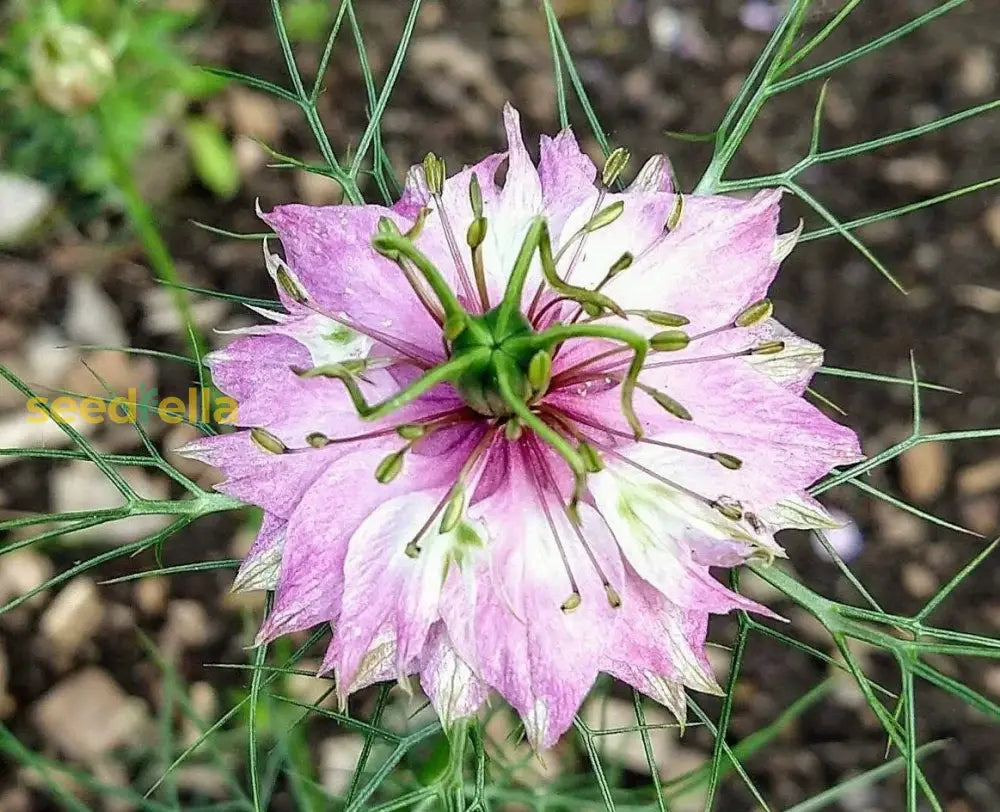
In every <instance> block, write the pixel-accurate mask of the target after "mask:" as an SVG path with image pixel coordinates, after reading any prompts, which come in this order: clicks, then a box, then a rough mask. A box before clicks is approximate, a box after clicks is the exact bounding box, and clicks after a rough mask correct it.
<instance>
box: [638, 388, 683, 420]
mask: <svg viewBox="0 0 1000 812" xmlns="http://www.w3.org/2000/svg"><path fill="white" fill-rule="evenodd" d="M636 387H637V388H638V389H641V390H642V391H643V392H645V393H646V394H647V395H649V396H650V397H651V398H652V399H653V400H654V401H655V402H656V405H657V406H659V407H660V408H661V409H663V410H665V411H667V412H669V413H670V414H672V415H673V416H674V417H677V418H679V419H681V420H693V419H694V418H692V416H691V412H689V411H688V410H687V409H686V408H684V406H682V405H681V404H680V403H678V402H677V401H676V400H674V399H673V398H672V397H670V395H668V394H667V393H666V392H661V391H660V390H659V389H654V388H653V387H652V386H646V384H644V383H637V384H636Z"/></svg>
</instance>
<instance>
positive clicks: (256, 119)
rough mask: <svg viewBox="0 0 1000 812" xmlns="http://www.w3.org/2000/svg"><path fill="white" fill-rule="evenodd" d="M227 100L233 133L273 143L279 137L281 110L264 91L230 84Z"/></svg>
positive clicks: (280, 131) (281, 128)
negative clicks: (259, 91)
mask: <svg viewBox="0 0 1000 812" xmlns="http://www.w3.org/2000/svg"><path fill="white" fill-rule="evenodd" d="M226 95H227V98H228V102H229V119H230V121H232V123H233V132H234V134H235V135H244V136H249V137H250V138H256V139H258V140H260V141H263V142H264V143H265V144H270V145H272V146H273V145H274V144H275V143H276V142H277V141H278V139H279V138H280V137H281V133H282V130H283V127H282V124H281V110H280V109H279V108H278V105H277V104H276V103H275V101H274V100H273V99H272V98H271V97H270V96H267V95H265V94H264V93H258V92H255V91H252V90H248V89H247V88H245V87H240V86H239V85H236V84H233V85H230V86H229V88H228V89H227V91H226Z"/></svg>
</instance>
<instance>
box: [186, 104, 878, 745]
mask: <svg viewBox="0 0 1000 812" xmlns="http://www.w3.org/2000/svg"><path fill="white" fill-rule="evenodd" d="M504 120H505V125H506V129H507V139H508V142H509V151H508V152H507V153H504V154H498V155H491V156H490V157H488V158H486V159H484V160H483V161H482V162H481V163H479V164H477V165H476V166H473V167H470V168H467V169H464V170H463V171H461V172H459V173H458V174H456V175H454V176H452V177H451V178H447V179H445V171H444V166H443V163H442V162H440V161H439V160H438V159H436V158H434V156H428V159H427V160H425V161H424V164H423V165H422V166H417V167H414V168H413V169H412V170H411V171H410V173H409V175H408V178H407V183H406V189H405V192H404V194H403V197H402V199H401V200H400V201H399V202H398V203H397V204H396V205H395V206H394V207H392V208H391V209H390V208H383V207H382V206H376V205H365V206H346V205H345V206H332V207H324V208H316V207H311V206H303V205H288V206H281V207H279V208H277V209H275V210H273V211H271V212H270V213H268V214H266V215H263V217H264V219H265V220H266V221H267V223H268V224H270V225H271V226H272V227H273V228H274V229H275V231H276V232H277V234H278V236H279V238H280V239H281V242H282V245H283V247H284V253H285V259H284V260H282V259H279V258H278V257H277V256H274V255H272V254H270V252H269V251H268V250H267V248H266V246H265V259H266V262H267V267H268V269H269V271H270V273H271V275H272V277H274V279H275V281H276V284H277V287H278V290H279V293H280V296H281V300H282V303H283V305H284V308H285V310H286V311H287V312H284V313H272V312H268V311H263V310H262V311H259V312H260V314H261V315H262V316H264V317H266V318H268V319H269V320H271V322H273V323H271V324H268V325H266V326H260V327H254V328H250V329H248V330H245V331H244V332H245V333H246V335H244V336H242V337H240V338H238V339H236V340H235V341H234V342H233V343H232V344H231V345H229V347H227V348H226V349H224V350H222V351H221V352H218V353H215V354H213V355H212V356H211V357H210V359H209V363H210V365H211V368H212V372H213V375H214V378H215V382H216V384H217V385H218V386H219V388H220V389H222V390H223V391H224V392H226V393H227V394H228V395H231V396H232V397H234V398H236V399H237V401H238V403H239V414H238V417H239V424H240V425H242V426H250V427H253V428H252V429H251V430H250V431H238V432H236V433H233V434H227V435H223V436H219V437H213V438H210V439H206V440H201V441H199V442H197V443H195V444H193V445H192V446H190V447H189V448H188V453H189V454H191V455H193V456H195V457H197V458H200V459H202V460H204V461H206V462H209V463H211V464H213V465H216V466H218V467H220V468H221V469H222V470H223V471H224V472H225V474H226V475H227V477H228V479H227V480H226V481H225V483H223V484H222V485H220V486H219V487H220V490H222V491H224V492H226V493H228V494H230V495H232V496H234V497H237V498H239V499H241V500H243V501H246V502H249V503H252V504H255V505H259V506H260V507H261V508H263V509H264V511H265V519H264V523H263V527H262V528H261V531H260V535H259V537H258V539H257V542H256V543H255V544H254V546H253V549H252V550H251V551H250V553H249V555H248V556H247V558H246V561H245V562H244V563H243V566H242V568H241V569H240V572H239V575H238V576H237V579H236V588H238V589H274V590H275V592H276V595H275V602H274V608H273V611H272V612H271V615H270V616H269V617H268V618H267V619H266V621H265V623H264V626H263V628H262V629H261V631H260V637H259V639H260V641H267V640H271V639H273V638H276V637H278V636H279V635H282V634H287V633H289V632H294V631H298V630H302V629H306V628H309V627H311V626H314V625H316V624H320V623H329V624H331V626H332V628H333V639H332V642H331V643H330V646H329V649H328V650H327V653H326V658H325V660H324V663H323V671H324V672H332V673H333V675H334V676H335V678H336V681H337V690H338V692H339V694H340V696H341V698H342V699H343V698H346V696H347V695H348V694H350V693H351V692H352V691H355V690H358V689H359V688H361V687H363V686H366V685H369V684H371V683H373V682H376V681H379V680H387V679H394V678H403V677H405V676H406V675H409V674H414V673H416V674H419V676H420V682H421V685H422V687H423V688H424V690H425V691H426V692H427V694H428V696H429V697H430V699H431V701H432V702H433V704H434V706H435V708H436V709H437V711H438V713H439V714H440V716H441V718H442V720H443V721H444V722H445V724H448V723H450V722H452V721H453V720H455V719H457V718H459V717H463V716H467V715H470V714H472V713H474V712H475V711H476V709H477V708H478V707H479V706H480V705H481V704H482V702H483V701H484V699H485V698H486V696H487V693H488V692H489V691H490V690H491V689H494V690H496V691H497V692H499V694H500V695H501V696H503V698H504V699H506V700H507V701H508V702H509V703H510V704H511V705H512V706H513V707H514V708H515V709H516V710H517V712H518V713H519V714H520V716H521V718H522V720H523V721H524V726H525V729H526V732H527V735H528V737H529V739H530V741H531V743H532V745H533V746H535V747H537V748H543V747H547V746H549V745H551V744H552V743H553V742H555V741H556V740H557V739H558V738H559V736H560V735H561V734H562V733H563V732H564V731H565V730H566V729H567V727H568V726H569V725H570V724H571V723H572V719H573V715H574V713H576V711H577V710H578V708H579V706H580V704H581V702H582V701H583V699H584V697H585V695H586V694H587V692H588V690H589V689H590V686H591V685H592V684H593V682H594V679H595V678H596V676H597V674H598V673H599V672H601V671H604V672H607V673H609V674H612V675H614V676H615V677H618V678H619V679H622V680H624V681H625V682H627V683H629V684H630V685H633V686H635V687H636V688H637V689H639V690H640V691H642V692H643V693H645V694H647V695H649V696H651V697H653V698H654V699H656V700H658V701H659V702H662V703H663V704H664V705H666V706H667V707H669V708H670V709H671V710H672V711H673V712H674V713H675V714H676V715H677V716H678V717H683V715H684V707H685V706H684V694H683V691H684V687H685V686H687V687H690V688H694V689H697V690H701V691H718V690H719V688H718V685H717V684H716V681H715V679H714V677H713V675H712V671H711V668H710V667H709V664H708V661H707V659H706V656H705V635H706V627H707V623H708V617H709V615H710V614H714V613H724V612H728V611H730V610H732V609H734V608H743V609H750V610H754V611H764V612H766V611H767V610H765V609H763V607H760V606H758V605H756V604H754V603H753V602H751V601H748V600H747V599H745V598H743V597H741V596H739V595H737V594H734V593H732V592H730V591H729V590H727V589H726V588H724V587H723V586H722V585H721V584H720V583H719V582H717V581H716V580H715V579H714V578H713V577H712V576H711V575H710V574H709V569H710V567H713V566H715V567H732V566H735V565H737V564H740V563H742V562H744V561H746V560H747V559H748V558H751V557H757V556H761V557H765V558H768V559H770V558H772V557H773V556H775V555H782V550H781V548H780V547H779V546H778V545H777V543H776V542H775V540H774V537H773V533H774V531H775V530H777V529H779V528H783V527H819V526H825V525H827V524H829V517H828V516H827V514H826V513H825V512H824V511H823V509H822V508H821V507H820V506H819V505H818V504H817V503H816V502H814V501H813V500H811V499H810V498H809V497H808V496H807V495H806V494H805V489H806V488H807V487H808V486H809V485H810V484H811V483H812V482H814V481H815V480H817V479H818V478H819V477H821V476H823V475H824V474H826V473H827V472H828V471H829V470H830V469H831V468H832V467H833V466H837V465H841V464H844V463H849V462H852V461H855V460H857V459H858V458H859V448H858V443H857V439H856V437H855V435H854V434H853V433H852V432H851V431H849V430H848V429H846V428H844V427H842V426H840V425H838V424H837V423H834V422H832V421H831V420H829V419H828V418H826V417H825V416H823V415H822V414H821V413H820V412H819V411H817V410H816V409H815V408H814V407H813V406H811V405H810V404H808V403H807V402H806V401H805V400H803V399H802V397H801V395H802V392H803V390H804V389H805V386H806V384H807V382H808V381H809V379H810V378H811V376H812V374H813V373H814V372H815V370H816V368H817V366H818V365H819V364H820V361H821V357H822V351H821V349H820V348H819V347H817V346H816V345H814V344H811V343H810V342H808V341H805V340H803V339H801V338H799V337H798V336H796V335H794V334H792V333H791V332H790V331H788V330H787V329H786V328H784V327H782V326H781V325H780V324H778V323H777V322H776V321H774V320H772V319H771V318H770V312H771V306H770V302H769V301H768V300H767V299H765V298H764V297H765V295H766V293H767V289H768V286H769V285H770V284H771V280H772V279H773V278H774V275H775V273H776V271H777V268H778V265H779V263H780V261H781V260H782V259H783V258H784V256H785V255H786V254H787V253H788V252H789V251H790V250H791V247H792V245H793V244H794V242H795V238H796V236H797V235H796V234H791V235H784V236H782V235H779V234H778V233H777V222H778V201H779V196H780V195H779V193H778V192H777V191H768V192H764V193H761V194H758V195H757V196H756V197H754V198H753V199H751V200H748V201H743V200H735V199H732V198H727V197H711V196H708V197H683V198H682V197H681V196H680V195H679V194H677V193H675V192H674V191H672V188H671V180H670V171H669V164H668V163H667V161H666V159H665V158H664V157H662V156H657V157H654V158H652V159H651V160H650V161H649V162H648V163H647V164H646V165H645V166H644V167H643V168H642V169H641V171H640V172H639V174H638V176H637V178H636V180H635V182H633V184H632V185H631V186H630V187H629V188H628V190H627V191H625V192H623V193H618V192H612V191H609V188H608V187H609V186H610V185H611V184H612V183H613V182H614V180H615V178H616V176H617V174H618V173H619V172H620V170H621V166H622V164H623V161H624V160H625V159H626V156H625V155H624V153H623V152H621V151H619V152H616V153H614V154H613V156H612V158H611V159H610V160H609V162H608V164H607V165H606V166H605V168H604V171H603V173H600V176H599V173H598V172H597V169H596V168H595V166H594V165H593V163H592V162H591V161H590V159H589V158H587V157H586V156H585V155H584V154H583V153H582V152H581V151H580V149H579V148H578V146H577V143H576V141H575V139H574V137H573V135H572V133H571V132H569V131H564V132H562V133H560V134H559V135H557V136H556V137H555V138H547V137H543V138H542V143H541V158H540V161H539V163H538V166H537V167H536V166H535V165H534V164H533V163H532V161H531V159H530V158H529V156H528V153H527V151H526V150H525V147H524V144H523V143H522V139H521V135H520V129H519V121H518V114H517V112H516V111H515V110H514V109H513V108H511V107H509V106H508V107H507V108H506V109H505V111H504ZM502 167H506V177H505V179H504V181H503V183H502V184H499V183H498V182H497V180H496V176H497V174H498V172H499V171H500V170H501V168H502Z"/></svg>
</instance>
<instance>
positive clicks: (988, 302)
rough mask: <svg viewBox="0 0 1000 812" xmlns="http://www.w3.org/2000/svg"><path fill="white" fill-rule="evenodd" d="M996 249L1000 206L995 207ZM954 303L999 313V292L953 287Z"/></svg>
mask: <svg viewBox="0 0 1000 812" xmlns="http://www.w3.org/2000/svg"><path fill="white" fill-rule="evenodd" d="M997 214H998V218H997V226H996V227H997V239H996V245H997V248H1000V206H998V207H997ZM954 291H955V301H956V302H958V303H959V304H960V305H965V307H971V308H972V309H973V310H979V311H980V312H982V313H1000V290H998V289H997V288H988V287H986V286H985V285H955V288H954Z"/></svg>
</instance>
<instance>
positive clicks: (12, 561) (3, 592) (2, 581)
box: [0, 547, 54, 606]
mask: <svg viewBox="0 0 1000 812" xmlns="http://www.w3.org/2000/svg"><path fill="white" fill-rule="evenodd" d="M53 571H54V567H53V566H52V562H51V561H49V559H47V558H46V557H45V556H44V555H42V554H41V553H39V552H37V551H35V550H32V549H31V548H30V547H26V548H24V549H23V550H16V551H15V552H12V553H7V554H5V555H4V557H3V566H0V604H4V603H7V602H8V601H10V600H13V599H14V598H20V597H21V596H22V595H27V594H28V593H29V592H31V590H33V589H36V588H37V587H39V586H41V585H42V584H44V583H45V582H46V581H47V580H49V578H51V577H52V573H53ZM45 600H46V593H45V592H40V593H38V594H37V595H35V596H34V597H33V598H31V599H30V600H29V601H28V605H29V606H38V605H40V604H42V603H44V602H45Z"/></svg>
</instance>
